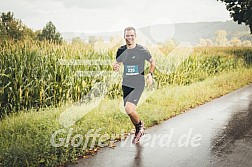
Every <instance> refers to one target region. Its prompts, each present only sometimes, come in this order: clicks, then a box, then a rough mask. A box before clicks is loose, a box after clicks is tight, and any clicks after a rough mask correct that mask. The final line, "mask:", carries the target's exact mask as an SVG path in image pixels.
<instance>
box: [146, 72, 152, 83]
mask: <svg viewBox="0 0 252 167" xmlns="http://www.w3.org/2000/svg"><path fill="white" fill-rule="evenodd" d="M146 82H147V86H151V85H152V83H153V77H152V75H151V74H150V73H149V74H147V78H146Z"/></svg>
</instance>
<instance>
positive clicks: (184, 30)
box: [61, 21, 252, 45]
mask: <svg viewBox="0 0 252 167" xmlns="http://www.w3.org/2000/svg"><path fill="white" fill-rule="evenodd" d="M165 26H166V27H167V28H169V27H171V25H167V24H166V25H164V24H159V25H151V26H147V27H142V28H139V29H138V30H137V31H138V32H139V31H141V32H142V33H143V34H144V35H145V36H146V37H147V38H148V39H149V40H151V41H152V42H156V41H155V39H153V34H152V33H151V32H152V30H153V29H155V30H159V29H161V30H162V29H164V28H165ZM172 27H173V31H174V32H173V33H172V37H171V38H172V39H173V40H174V41H175V42H176V43H180V42H183V41H186V42H190V43H191V44H193V45H195V44H197V43H198V42H199V39H200V38H204V39H206V38H208V39H211V40H213V41H214V39H215V37H216V34H215V33H216V32H217V31H218V30H225V31H226V32H227V39H228V40H230V39H231V38H232V37H238V38H239V39H241V40H250V41H251V42H252V35H251V34H250V31H249V27H248V26H245V25H240V24H238V23H236V22H234V21H225V22H221V21H216V22H198V23H177V24H174V25H172ZM61 34H62V36H63V38H64V39H65V40H67V41H71V40H72V38H74V37H77V36H79V37H80V38H81V39H82V40H85V41H88V39H89V36H95V37H97V38H103V40H105V41H108V40H109V39H110V37H111V36H115V35H117V36H118V35H119V36H122V32H101V33H95V34H85V33H78V34H76V33H72V32H68V33H67V32H62V33H61ZM151 34H152V35H151ZM161 35H162V34H161Z"/></svg>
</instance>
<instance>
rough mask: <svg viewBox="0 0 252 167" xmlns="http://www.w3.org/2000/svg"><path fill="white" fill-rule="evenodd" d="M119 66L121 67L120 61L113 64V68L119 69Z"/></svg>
mask: <svg viewBox="0 0 252 167" xmlns="http://www.w3.org/2000/svg"><path fill="white" fill-rule="evenodd" d="M119 68H120V64H119V63H118V62H115V64H114V65H113V70H114V71H119Z"/></svg>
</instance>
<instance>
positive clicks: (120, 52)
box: [116, 46, 126, 62]
mask: <svg viewBox="0 0 252 167" xmlns="http://www.w3.org/2000/svg"><path fill="white" fill-rule="evenodd" d="M125 50H126V49H125V47H124V46H121V47H120V48H119V49H118V50H117V52H116V61H117V62H122V61H123V59H122V57H123V52H124V51H125Z"/></svg>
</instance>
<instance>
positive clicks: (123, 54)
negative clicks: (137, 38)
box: [116, 44, 151, 88]
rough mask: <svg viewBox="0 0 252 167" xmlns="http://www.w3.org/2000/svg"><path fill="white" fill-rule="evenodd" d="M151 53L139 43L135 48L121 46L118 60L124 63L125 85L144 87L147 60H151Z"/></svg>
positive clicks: (117, 55)
mask: <svg viewBox="0 0 252 167" xmlns="http://www.w3.org/2000/svg"><path fill="white" fill-rule="evenodd" d="M150 59H151V54H150V52H149V51H148V50H147V49H146V48H144V47H143V46H141V45H139V44H137V45H136V47H135V48H133V49H127V47H126V45H124V46H121V47H120V48H119V49H118V50H117V53H116V61H117V62H122V63H123V65H124V71H123V83H122V84H123V85H124V86H128V87H132V88H136V87H143V86H144V84H145V82H144V65H145V60H147V61H150Z"/></svg>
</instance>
